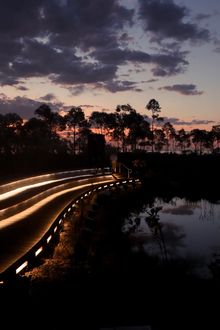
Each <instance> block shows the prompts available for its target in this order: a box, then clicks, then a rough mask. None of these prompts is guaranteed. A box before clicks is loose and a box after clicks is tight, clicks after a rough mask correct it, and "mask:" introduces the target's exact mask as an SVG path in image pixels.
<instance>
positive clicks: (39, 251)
mask: <svg viewBox="0 0 220 330" xmlns="http://www.w3.org/2000/svg"><path fill="white" fill-rule="evenodd" d="M42 251H43V246H41V247H40V248H39V249H37V251H36V252H35V257H37V256H38V255H39V254H40V253H41V252H42Z"/></svg>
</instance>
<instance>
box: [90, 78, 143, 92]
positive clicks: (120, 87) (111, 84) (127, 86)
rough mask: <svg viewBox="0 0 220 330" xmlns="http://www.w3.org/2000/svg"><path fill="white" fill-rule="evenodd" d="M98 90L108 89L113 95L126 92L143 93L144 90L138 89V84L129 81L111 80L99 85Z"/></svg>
mask: <svg viewBox="0 0 220 330" xmlns="http://www.w3.org/2000/svg"><path fill="white" fill-rule="evenodd" d="M96 88H100V89H106V90H108V91H110V92H112V93H117V92H124V91H129V90H130V91H135V92H142V91H143V90H142V89H140V88H138V87H137V83H136V82H133V81H127V80H122V81H121V80H111V81H108V82H106V83H98V84H97V85H96Z"/></svg>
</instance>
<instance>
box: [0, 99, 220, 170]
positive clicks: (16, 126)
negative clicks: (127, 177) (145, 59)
mask: <svg viewBox="0 0 220 330" xmlns="http://www.w3.org/2000/svg"><path fill="white" fill-rule="evenodd" d="M151 101H152V100H151ZM154 101H155V100H154ZM150 106H151V107H150V108H149V107H148V109H150V110H152V104H150ZM157 117H158V116H156V115H155V109H154V111H153V110H152V118H151V119H150V118H149V117H148V116H143V115H141V114H139V113H138V112H137V111H136V110H135V109H134V108H132V107H131V106H130V105H129V104H126V105H118V106H117V107H116V110H115V111H114V112H112V113H109V112H104V111H102V112H99V111H94V112H92V113H91V115H90V116H89V117H88V118H86V116H85V113H84V111H83V110H82V108H81V107H72V108H71V109H70V110H69V111H68V112H67V113H66V114H65V115H64V116H61V115H60V114H59V113H58V112H54V111H52V110H51V108H50V107H49V106H48V105H47V104H42V105H41V106H40V107H39V108H38V109H36V110H35V117H33V118H31V119H29V120H24V119H22V118H21V117H20V116H19V115H18V114H16V113H8V114H5V115H1V114H0V157H1V161H0V170H5V171H6V170H11V169H13V170H16V169H18V168H22V169H23V170H24V172H26V171H27V170H28V169H30V168H32V169H33V168H36V169H39V170H40V171H42V170H44V169H45V170H48V169H56V167H57V168H66V167H73V166H76V167H77V166H78V165H79V166H82V165H84V164H83V162H84V163H85V162H87V161H88V159H86V157H87V144H88V137H89V135H90V134H93V133H100V134H104V135H105V139H106V142H107V146H108V149H110V150H112V149H114V150H115V151H119V152H120V151H121V152H125V151H126V152H128V151H129V152H130V151H132V152H134V151H142V152H147V151H149V152H150V151H157V152H161V151H166V152H179V153H187V152H192V151H194V152H196V153H199V154H202V153H204V152H211V153H213V152H216V151H218V150H219V144H220V125H217V126H213V127H212V129H211V130H210V131H206V130H200V129H193V130H192V131H190V132H186V131H185V130H184V129H180V130H176V129H175V128H174V127H173V125H172V124H171V123H169V122H165V123H163V122H162V120H163V119H162V118H157ZM155 119H156V120H157V121H158V119H160V122H161V123H160V125H158V123H157V125H155V124H154V125H152V122H153V121H154V120H155ZM77 160H78V163H77Z"/></svg>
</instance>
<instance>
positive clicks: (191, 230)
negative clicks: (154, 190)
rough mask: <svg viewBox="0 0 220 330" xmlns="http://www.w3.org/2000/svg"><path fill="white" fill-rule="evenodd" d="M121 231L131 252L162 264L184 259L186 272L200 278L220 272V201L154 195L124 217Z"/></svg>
mask: <svg viewBox="0 0 220 330" xmlns="http://www.w3.org/2000/svg"><path fill="white" fill-rule="evenodd" d="M122 231H123V233H124V234H126V235H127V236H128V238H129V240H130V242H131V249H132V251H133V252H134V253H138V252H140V251H142V252H144V253H145V254H146V256H149V257H153V258H157V259H158V262H159V263H161V264H168V265H169V264H170V263H172V264H173V263H175V262H176V263H177V262H178V263H180V262H181V263H182V264H183V263H184V264H185V265H186V264H187V269H186V272H187V273H188V274H191V275H193V276H196V277H200V278H203V279H211V278H213V277H215V276H218V274H219V273H220V201H219V202H218V201H217V202H215V203H211V202H209V201H207V200H205V199H202V200H200V201H196V202H195V201H193V202H192V201H189V200H187V199H184V198H178V197H174V198H172V199H171V200H170V201H168V202H166V201H164V200H163V199H160V198H155V200H154V202H153V203H152V204H145V205H144V206H143V208H142V210H141V211H140V212H133V213H130V215H129V216H128V217H127V218H126V219H125V221H124V224H123V227H122Z"/></svg>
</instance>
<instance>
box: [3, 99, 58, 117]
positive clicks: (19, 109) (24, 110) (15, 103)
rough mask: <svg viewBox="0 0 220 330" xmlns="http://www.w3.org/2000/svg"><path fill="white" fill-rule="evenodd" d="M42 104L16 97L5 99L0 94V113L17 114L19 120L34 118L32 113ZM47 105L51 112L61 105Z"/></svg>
mask: <svg viewBox="0 0 220 330" xmlns="http://www.w3.org/2000/svg"><path fill="white" fill-rule="evenodd" d="M41 104H42V102H39V101H36V100H32V99H29V98H27V97H20V96H17V97H15V98H14V99H11V98H9V97H7V96H6V95H5V94H3V93H1V94H0V113H1V114H6V113H9V112H13V113H14V112H15V113H17V114H18V115H19V116H20V117H21V118H24V119H29V118H31V117H33V116H34V111H35V110H36V109H37V108H38V107H39V106H40V105H41ZM47 104H48V105H49V106H50V107H51V109H52V110H55V111H58V110H59V109H60V108H61V107H62V106H63V104H62V103H59V102H57V103H50V102H47Z"/></svg>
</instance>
